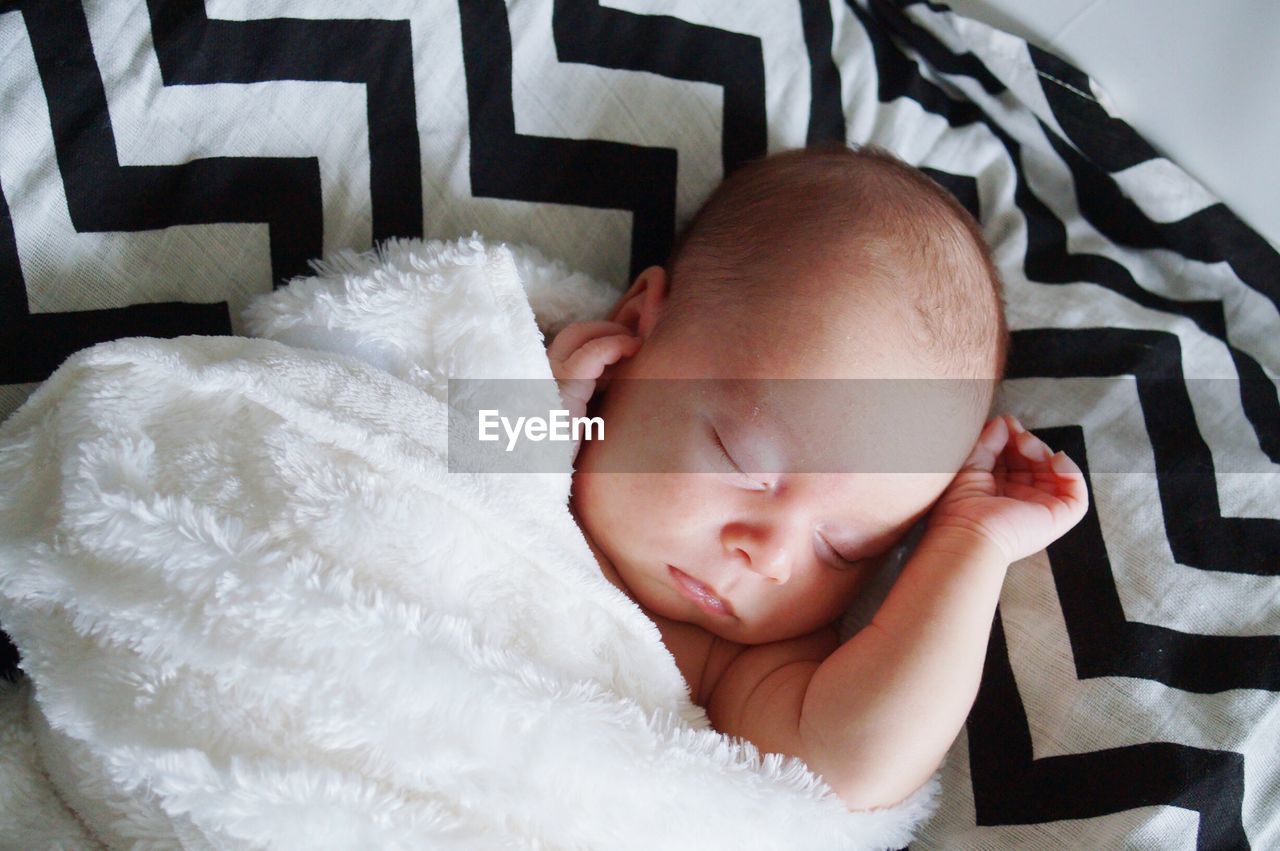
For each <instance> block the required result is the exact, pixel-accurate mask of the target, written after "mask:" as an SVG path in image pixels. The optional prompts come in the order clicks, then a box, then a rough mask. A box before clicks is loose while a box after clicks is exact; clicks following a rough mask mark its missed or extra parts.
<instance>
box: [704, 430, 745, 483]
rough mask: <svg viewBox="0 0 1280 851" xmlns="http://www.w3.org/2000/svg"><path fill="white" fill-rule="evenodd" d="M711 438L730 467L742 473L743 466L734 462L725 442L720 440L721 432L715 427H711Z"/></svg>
mask: <svg viewBox="0 0 1280 851" xmlns="http://www.w3.org/2000/svg"><path fill="white" fill-rule="evenodd" d="M711 439H712V440H713V441H715V444H716V449H719V450H720V457H721V458H723V459H724V460H725V462H726V463H728V465H729V466H730V467H732V468H733V469H735V470H737V471H738V472H739V473H741V472H742V468H741V467H739V466H738V465H737V464H735V463H733V459H732V458H730V457H729V450H728V449H725V448H724V442H723V441H722V440H720V432H718V431H716V430H715V429H714V428H713V429H711Z"/></svg>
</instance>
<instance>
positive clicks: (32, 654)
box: [0, 237, 933, 851]
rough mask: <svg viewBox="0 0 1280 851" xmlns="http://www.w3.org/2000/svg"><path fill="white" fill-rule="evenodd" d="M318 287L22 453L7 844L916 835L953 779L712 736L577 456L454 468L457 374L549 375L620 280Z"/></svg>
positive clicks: (149, 349) (630, 843)
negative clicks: (924, 780) (595, 524)
mask: <svg viewBox="0 0 1280 851" xmlns="http://www.w3.org/2000/svg"><path fill="white" fill-rule="evenodd" d="M318 271H319V272H320V275H319V276H318V277H315V278H309V279H306V280H300V281H296V282H294V283H293V284H292V285H291V286H289V287H288V288H286V289H284V290H281V291H279V292H277V293H275V294H272V295H270V296H267V297H264V298H263V299H261V300H260V301H259V302H258V303H257V304H255V305H254V307H253V308H252V309H251V315H250V317H249V322H250V326H251V327H252V328H253V329H254V333H256V334H258V335H260V336H261V337H266V338H272V339H250V338H231V337H228V338H221V337H187V338H182V339H178V340H150V339H133V340H124V341H118V342H114V343H109V344H105V345H101V346H97V347H95V348H93V349H90V350H87V351H85V352H82V353H79V354H77V355H76V356H74V357H72V358H71V359H70V360H68V361H67V363H66V364H65V365H64V366H63V367H62V368H61V369H60V370H59V371H58V372H57V373H56V374H55V375H54V376H53V377H52V378H51V379H50V380H49V381H48V382H47V383H46V384H45V386H44V387H42V388H41V389H40V390H39V391H38V392H37V393H36V394H35V395H34V396H33V397H32V398H31V400H30V401H29V403H28V404H27V405H26V406H25V407H24V408H23V409H22V410H21V411H19V412H18V413H17V414H16V415H15V416H14V417H12V418H11V419H10V420H9V421H8V422H7V423H5V425H4V426H3V428H2V429H0V623H3V625H4V628H5V629H6V630H7V631H8V632H9V633H10V634H11V635H12V636H13V638H14V641H15V643H16V644H17V645H18V647H19V649H20V651H21V653H22V656H23V667H24V669H25V671H26V673H27V676H28V678H29V681H30V683H31V685H29V686H23V687H20V688H16V689H15V688H7V689H6V690H5V692H4V694H3V699H0V725H3V726H0V741H3V743H4V744H5V756H4V758H3V759H0V772H4V773H5V774H6V775H7V779H6V778H5V777H0V786H2V788H3V790H4V791H3V793H0V818H2V819H3V820H4V822H3V823H0V837H3V839H0V842H2V843H14V844H13V845H12V847H48V846H50V845H53V844H56V843H59V842H60V843H62V844H63V845H64V846H66V847H76V846H81V845H86V844H91V843H93V842H95V841H100V842H104V843H106V844H107V845H110V846H114V847H125V846H129V847H136V846H138V845H144V846H146V845H151V846H153V847H173V846H177V845H182V846H185V847H193V848H199V847H218V848H242V847H278V848H308V849H310V848H323V847H331V848H362V849H363V848H467V849H477V848H575V849H576V848H599V849H623V848H636V849H654V848H691V849H711V848H731V849H743V848H779V849H782V848H785V849H802V848H811V849H821V851H831V849H838V848H872V847H897V846H900V845H902V844H905V842H907V841H908V839H909V835H910V830H911V828H912V826H913V825H914V824H915V823H916V822H917V821H919V820H920V819H921V818H922V817H923V816H924V815H926V814H927V811H928V809H929V804H930V800H931V798H932V795H933V787H932V784H931V785H930V786H929V787H926V788H925V789H923V790H921V791H920V792H918V793H917V794H916V795H915V796H913V797H912V798H911V799H910V800H909V801H908V802H906V803H904V804H903V805H900V806H898V807H896V808H892V809H887V810H880V811H875V812H870V813H849V812H847V811H846V810H845V808H844V807H843V805H842V804H841V802H840V801H839V800H838V799H837V798H835V797H834V796H833V795H832V794H831V793H830V791H829V790H828V789H827V788H826V787H825V785H823V784H822V783H821V781H820V780H819V779H818V778H817V777H816V776H814V775H813V774H811V773H810V772H809V771H808V770H807V769H806V768H805V766H804V765H803V764H802V763H800V762H798V761H795V760H784V759H782V758H780V757H777V756H764V757H761V756H760V755H759V754H757V753H756V751H755V750H754V749H753V748H752V747H751V746H750V745H748V744H745V743H741V742H735V741H731V740H729V739H727V738H725V737H723V736H721V735H719V734H718V733H716V732H715V731H714V730H712V729H710V727H709V726H708V724H707V721H706V718H705V716H704V714H703V712H702V711H701V710H700V709H699V708H698V707H697V706H695V705H693V704H692V703H691V702H690V700H689V696H688V694H687V690H686V687H685V684H684V682H683V680H682V679H681V677H680V674H679V672H678V670H677V669H676V666H675V663H674V661H673V660H672V658H671V656H670V655H669V654H668V653H667V651H666V649H665V648H664V646H663V644H662V641H661V638H660V636H659V634H658V632H657V630H656V628H655V627H654V626H653V624H652V623H651V622H650V621H648V620H647V619H646V617H645V616H644V614H643V613H642V612H641V611H640V610H639V609H638V608H637V607H636V606H635V605H634V604H632V603H631V601H629V600H628V599H627V598H626V597H625V596H624V595H622V594H621V593H619V592H618V591H617V590H616V589H615V588H613V587H612V586H611V585H610V584H609V583H608V582H606V581H605V580H604V579H603V578H602V577H601V575H600V573H599V570H598V569H597V567H596V565H595V562H594V560H593V558H592V555H591V552H590V550H589V549H588V547H587V545H586V542H585V541H584V539H583V537H582V535H581V533H580V531H579V530H578V528H577V526H576V525H575V523H574V520H573V518H572V516H571V515H570V513H569V511H568V508H567V495H568V491H569V485H570V472H571V471H570V468H569V466H568V459H567V457H566V466H565V468H564V470H563V471H561V472H558V473H555V474H545V475H510V474H506V475H498V474H463V473H450V472H449V471H448V470H447V465H446V460H447V459H446V443H447V440H446V438H447V434H446V432H447V429H446V419H447V413H448V399H447V393H446V389H447V384H446V382H447V379H448V378H449V377H469V378H477V377H497V376H520V377H529V378H546V379H550V370H549V367H548V364H547V361H546V356H545V354H544V351H543V345H542V336H541V334H540V332H539V328H538V325H537V324H535V315H534V314H535V312H536V313H537V314H538V319H539V320H541V323H542V326H543V330H553V329H554V328H555V327H558V326H559V325H562V324H563V323H564V322H567V321H569V320H571V319H574V318H583V317H587V316H593V315H599V314H600V313H601V312H602V311H603V309H604V307H605V306H606V305H607V304H608V302H609V301H610V299H611V297H612V294H611V293H610V292H609V291H608V290H607V289H605V288H604V287H602V286H601V285H599V284H597V283H595V282H593V281H590V280H588V279H586V278H585V277H583V276H580V275H574V274H571V273H570V272H569V271H568V270H566V269H564V268H563V267H562V266H559V265H558V264H553V263H549V262H547V261H546V260H544V259H543V258H542V257H541V256H540V255H538V254H537V253H536V252H532V251H530V250H527V249H525V250H513V249H510V248H508V247H506V246H490V245H486V244H485V243H484V242H483V241H481V240H479V239H478V238H475V237H473V238H471V239H469V240H462V241H459V242H457V243H452V244H441V243H432V244H422V243H414V242H407V243H394V244H389V245H387V246H384V248H383V249H382V251H381V252H380V253H379V254H377V255H375V254H370V255H362V256H358V257H357V256H348V257H344V258H339V260H337V261H335V262H332V263H330V264H327V265H325V266H323V267H321V268H320V269H319V270H318ZM526 291H527V297H526ZM546 386H548V387H549V388H550V389H551V392H552V393H554V384H553V383H551V382H550V381H548V382H546ZM553 401H554V398H552V399H549V400H548V403H549V404H550V403H551V402H553ZM456 403H457V402H456V400H455V404H456ZM551 406H552V407H554V405H551ZM850 687H851V688H856V687H857V684H856V683H851V684H850ZM29 697H30V698H31V699H29ZM45 775H47V777H48V778H49V779H50V780H51V781H52V785H51V786H50V785H49V784H48V783H46V782H45V781H44V776H45ZM55 792H56V797H55V794H54V793H55ZM64 804H65V805H67V806H69V807H70V811H69V810H67V808H66V807H65V806H64ZM71 811H74V813H75V815H76V816H78V817H79V820H80V821H79V822H77V821H76V819H75V818H74V817H73V816H72V815H71ZM86 828H87V830H86Z"/></svg>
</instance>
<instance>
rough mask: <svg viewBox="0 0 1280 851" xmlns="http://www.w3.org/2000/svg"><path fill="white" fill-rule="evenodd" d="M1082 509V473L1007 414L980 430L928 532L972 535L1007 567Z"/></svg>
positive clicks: (1061, 529)
mask: <svg viewBox="0 0 1280 851" xmlns="http://www.w3.org/2000/svg"><path fill="white" fill-rule="evenodd" d="M1088 507H1089V493H1088V490H1087V489H1086V488H1085V484H1084V474H1083V473H1081V472H1080V468H1079V467H1077V466H1076V463H1075V462H1074V461H1072V460H1071V459H1070V458H1068V457H1067V456H1066V455H1065V454H1064V453H1062V452H1058V453H1056V454H1055V453H1054V452H1053V451H1052V450H1050V449H1049V447H1048V446H1046V445H1045V444H1044V442H1043V441H1042V440H1040V439H1039V438H1038V437H1036V436H1035V435H1033V434H1032V433H1031V432H1029V431H1027V430H1026V429H1025V428H1023V426H1022V423H1020V422H1018V420H1017V419H1016V418H1015V417H1013V416H1009V415H1005V416H1000V417H995V418H993V419H992V420H990V421H989V422H988V423H987V424H986V426H985V427H984V428H983V429H982V434H981V435H980V436H979V437H978V442H977V444H976V445H975V446H974V449H973V452H971V453H970V455H969V458H968V460H967V461H965V464H964V467H962V468H961V469H960V472H959V473H957V474H956V477H955V479H953V480H952V482H951V484H950V485H949V486H948V487H947V489H946V491H944V492H943V494H942V496H941V498H939V500H938V503H937V505H935V506H934V508H933V512H932V513H931V514H930V517H929V524H928V529H929V533H930V534H933V533H934V532H935V531H936V532H938V533H941V534H953V533H958V534H961V535H969V534H974V533H976V534H978V535H980V536H982V537H984V538H986V539H987V540H988V541H990V542H992V543H994V544H995V545H996V546H998V547H999V548H1000V550H1001V551H1002V552H1003V553H1004V554H1005V555H1006V556H1007V557H1008V559H1009V562H1010V563H1012V562H1014V561H1017V560H1018V559H1020V558H1025V557H1026V556H1029V555H1031V554H1032V553H1035V552H1039V551H1040V550H1042V549H1044V548H1045V547H1047V546H1048V545H1049V544H1050V543H1052V542H1053V541H1055V540H1057V539H1058V538H1060V537H1062V535H1063V534H1065V533H1066V532H1067V530H1068V529H1070V528H1071V527H1072V526H1074V525H1076V523H1078V522H1080V518H1081V517H1083V516H1084V513H1085V510H1086V509H1087V508H1088Z"/></svg>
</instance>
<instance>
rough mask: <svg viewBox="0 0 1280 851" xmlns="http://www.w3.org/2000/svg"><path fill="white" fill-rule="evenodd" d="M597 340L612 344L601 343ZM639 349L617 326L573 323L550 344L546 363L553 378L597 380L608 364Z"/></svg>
mask: <svg viewBox="0 0 1280 851" xmlns="http://www.w3.org/2000/svg"><path fill="white" fill-rule="evenodd" d="M601 340H613V342H609V343H601V342H599V341H601ZM624 341H631V342H624ZM639 345H640V341H639V339H638V338H636V337H632V336H631V334H630V332H629V331H628V329H627V327H626V326H625V325H622V324H621V323H618V322H608V321H605V320H600V321H595V322H574V323H572V324H570V325H567V326H565V328H564V330H562V331H561V332H560V333H559V334H557V335H556V336H555V339H553V340H552V341H551V345H549V346H548V347H547V359H548V360H550V361H551V371H552V373H553V374H554V375H555V376H556V378H559V379H562V380H563V379H569V378H598V377H599V376H600V373H601V372H603V371H604V368H605V367H606V366H608V365H609V364H611V363H616V362H617V361H618V360H619V359H621V358H623V357H626V356H628V355H632V354H635V352H636V350H637V349H638V348H639Z"/></svg>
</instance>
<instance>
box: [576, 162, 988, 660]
mask: <svg viewBox="0 0 1280 851" xmlns="http://www.w3.org/2000/svg"><path fill="white" fill-rule="evenodd" d="M613 318H614V319H615V320H616V321H618V322H621V323H623V324H625V325H627V326H628V327H629V328H631V329H632V330H633V332H634V333H636V334H637V335H638V336H640V337H641V338H642V341H643V342H642V344H641V346H640V348H639V351H637V352H636V354H635V355H634V356H632V357H630V358H627V359H625V360H624V361H622V362H621V363H619V364H617V365H616V366H615V367H613V368H611V369H610V370H609V372H608V373H606V376H605V379H604V380H602V382H601V390H600V391H599V393H598V394H597V398H596V400H595V405H596V409H595V413H597V414H598V415H600V416H602V417H603V418H604V420H605V425H606V438H605V439H604V440H602V441H594V442H591V441H588V442H584V444H583V446H582V449H581V451H580V454H579V456H578V463H577V471H576V473H575V476H574V488H573V508H574V511H575V513H576V515H577V517H578V520H579V522H580V523H581V525H582V527H583V529H584V531H585V532H586V533H587V534H588V535H589V536H590V537H591V539H592V540H593V541H594V543H595V544H596V546H597V547H598V548H599V550H600V551H601V553H602V554H603V555H604V557H605V558H607V559H608V561H609V562H610V565H611V566H612V568H613V569H615V570H616V571H617V574H618V577H619V578H620V579H621V581H622V582H623V583H624V584H625V585H626V586H627V588H628V590H629V591H630V592H631V593H632V595H633V596H635V598H636V599H637V600H638V601H639V602H640V603H641V604H643V605H645V606H646V607H647V608H649V609H650V610H652V611H654V612H656V613H657V614H659V615H662V616H665V617H668V618H672V619H675V620H681V621H688V622H692V623H696V624H698V625H700V626H703V627H704V628H706V629H708V630H709V631H711V632H713V633H715V634H717V635H721V636H723V637H725V638H728V639H730V640H733V641H738V642H742V643H752V644H753V643H763V642H766V641H776V640H780V639H784V638H789V637H794V636H798V635H803V634H805V633H807V632H811V631H813V630H814V629H817V628H819V627H821V626H824V625H825V624H827V623H830V622H831V621H832V620H834V619H835V618H837V617H838V616H839V615H840V613H841V612H842V611H844V609H845V608H846V607H847V606H848V605H849V603H850V602H851V599H852V596H853V595H854V594H855V593H856V591H857V590H858V588H859V587H860V586H861V585H862V583H863V582H864V581H865V579H866V578H867V576H868V572H869V570H870V566H871V565H872V564H873V563H874V560H875V557H876V556H879V555H881V554H883V553H885V552H886V551H887V550H889V549H890V548H891V547H892V546H893V545H894V544H895V543H897V542H898V540H899V539H900V538H901V537H902V536H903V534H905V532H906V531H907V530H908V529H909V528H910V527H911V526H912V525H913V524H914V523H915V522H916V521H917V520H918V519H919V518H920V517H922V516H923V515H924V514H925V512H926V511H927V510H928V508H929V507H930V506H931V505H932V503H933V502H934V500H936V498H937V497H938V496H939V495H940V494H941V493H942V491H943V489H944V488H945V487H946V485H947V484H948V483H949V482H950V480H951V478H952V477H953V476H954V474H955V472H956V470H958V469H959V467H960V466H961V464H962V463H963V461H964V459H965V458H966V457H967V455H968V452H969V450H970V449H971V447H972V446H973V444H974V441H975V440H976V439H977V436H978V433H979V431H980V430H981V427H982V424H983V422H984V421H985V420H986V417H987V414H988V411H989V409H990V405H991V400H992V395H993V393H994V389H995V385H996V383H997V381H998V379H999V377H1000V375H1001V372H1002V370H1003V368H1004V358H1005V350H1006V347H1007V343H1006V341H1007V332H1006V330H1005V324H1004V319H1003V313H1002V307H1001V299H1000V284H999V278H998V275H997V273H996V271H995V268H994V266H993V265H992V263H991V259H990V253H989V251H988V249H987V247H986V244H985V243H984V242H983V239H982V236H981V232H980V231H979V229H978V226H977V224H976V222H974V221H973V219H972V217H971V216H969V214H968V213H967V212H966V211H965V210H964V208H963V207H961V206H960V205H959V204H958V203H957V202H956V201H955V200H954V198H952V197H951V196H950V195H949V194H948V193H947V192H946V191H945V190H943V189H942V188H941V187H939V186H937V185H936V184H935V183H933V182H932V181H931V180H930V179H929V178H928V177H927V176H925V175H924V174H923V173H921V172H919V171H917V170H915V169H913V168H911V167H909V166H907V165H905V164H903V163H902V162H900V161H898V160H897V159H895V158H893V157H892V156H891V155H888V154H886V153H883V152H879V151H875V150H867V149H863V150H861V151H856V152H855V151H852V150H849V149H847V148H843V147H841V148H822V149H809V150H804V151H793V152H788V153H786V154H781V155H778V156H774V157H771V158H768V159H765V160H761V161H759V162H756V163H752V164H749V165H747V166H744V167H743V168H742V169H740V170H739V171H737V172H735V173H734V174H733V175H731V176H730V177H729V178H728V179H727V180H726V181H725V182H724V183H723V184H722V185H721V186H720V187H719V188H718V189H717V190H716V192H715V193H713V194H712V196H711V197H710V198H709V199H708V201H707V202H706V204H705V205H704V206H703V208H702V209H701V210H700V211H699V212H698V214H697V216H696V217H695V218H694V220H693V221H692V222H691V223H690V225H689V226H688V228H687V229H686V230H685V232H684V234H683V235H682V236H681V238H680V240H679V242H678V243H677V246H676V248H675V250H674V252H673V254H672V257H671V259H670V261H669V262H668V264H667V266H666V268H665V269H663V268H661V267H651V268H649V269H646V270H645V271H644V272H643V273H641V275H640V276H639V277H638V278H637V279H636V281H635V283H634V284H633V285H632V287H631V289H630V290H629V291H628V292H627V293H626V295H624V296H623V298H622V299H621V300H620V301H619V303H618V305H617V306H616V308H615V310H614V314H613ZM690 378H696V379H730V380H716V381H692V382H691V381H679V380H672V379H690ZM631 379H665V380H656V381H634V380H631ZM782 379H828V380H826V381H792V380H782ZM854 379H929V380H928V381H908V380H898V381H865V380H854ZM922 459H925V460H922ZM913 462H914V463H913Z"/></svg>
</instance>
